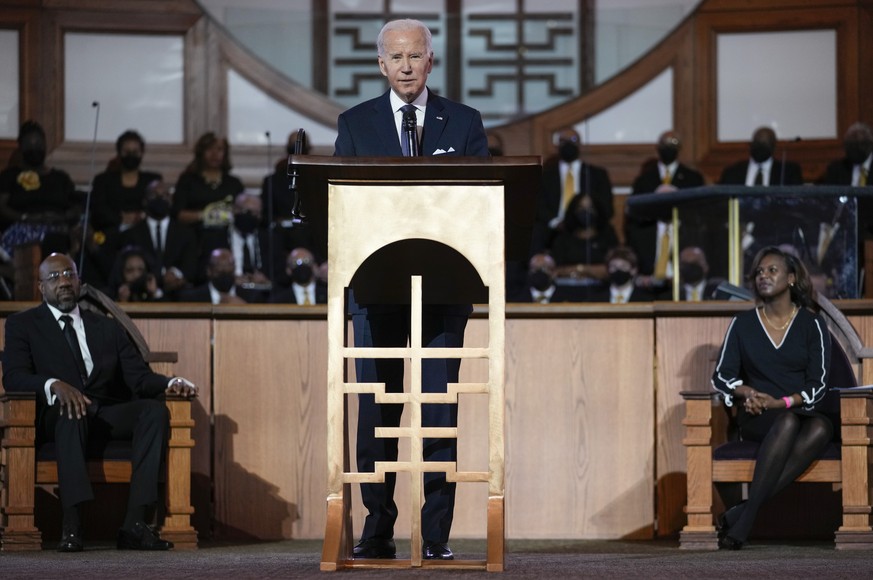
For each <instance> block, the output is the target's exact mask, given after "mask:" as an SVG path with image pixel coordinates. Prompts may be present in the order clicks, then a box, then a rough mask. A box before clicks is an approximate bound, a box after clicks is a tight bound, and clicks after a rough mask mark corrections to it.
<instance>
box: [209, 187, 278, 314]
mask: <svg viewBox="0 0 873 580" xmlns="http://www.w3.org/2000/svg"><path fill="white" fill-rule="evenodd" d="M262 220H263V206H262V203H261V197H260V196H259V195H253V194H250V193H241V194H239V195H237V196H236V199H234V202H233V222H232V224H231V225H229V226H228V227H225V228H213V229H212V230H210V231H208V232H206V233H205V234H204V237H203V249H202V251H203V253H204V254H205V255H209V253H210V252H212V250H214V249H215V248H227V249H229V250H230V251H231V253H232V254H233V259H234V263H235V264H236V284H237V285H238V286H241V287H245V288H247V291H248V290H251V291H250V292H249V294H247V295H246V296H245V298H246V301H247V302H266V301H267V299H268V297H269V294H268V292H269V287H270V285H271V282H272V281H271V280H270V277H269V274H270V273H273V275H274V276H275V273H276V272H279V271H281V269H282V266H283V264H282V263H281V260H280V261H279V263H278V264H276V261H275V260H276V257H280V258H281V256H284V255H285V252H287V251H288V250H287V249H285V248H284V247H282V245H281V240H278V239H276V238H274V241H273V244H272V245H271V244H270V231H269V229H268V228H267V227H265V226H264V225H263V221H262ZM271 251H272V252H273V256H272V257H271V255H270V252H271ZM264 290H266V291H267V292H266V293H265V292H264Z"/></svg>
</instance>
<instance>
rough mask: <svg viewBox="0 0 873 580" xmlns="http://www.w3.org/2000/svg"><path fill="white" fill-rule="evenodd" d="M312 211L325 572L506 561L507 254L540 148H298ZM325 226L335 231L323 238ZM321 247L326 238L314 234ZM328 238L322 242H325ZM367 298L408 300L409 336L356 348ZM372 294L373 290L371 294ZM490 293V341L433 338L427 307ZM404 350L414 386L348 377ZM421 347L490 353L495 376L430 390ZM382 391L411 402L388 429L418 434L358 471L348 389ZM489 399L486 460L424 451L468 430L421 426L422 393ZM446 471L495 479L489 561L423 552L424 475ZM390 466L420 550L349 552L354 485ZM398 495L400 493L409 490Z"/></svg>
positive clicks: (519, 245)
mask: <svg viewBox="0 0 873 580" xmlns="http://www.w3.org/2000/svg"><path fill="white" fill-rule="evenodd" d="M290 169H291V170H292V171H296V172H298V184H299V188H300V190H301V191H302V192H304V194H303V198H302V204H303V208H302V209H303V212H304V213H305V215H306V216H307V219H308V220H309V221H310V223H311V225H312V229H313V232H315V236H316V240H321V242H322V243H323V244H324V245H325V246H326V247H327V252H326V253H327V256H328V263H329V265H330V266H329V267H330V274H329V277H328V406H327V408H328V421H327V422H328V434H327V442H328V471H329V472H328V496H327V524H326V528H325V538H324V548H323V551H322V558H321V569H322V570H326V571H333V570H338V569H342V568H349V567H355V566H358V567H363V566H366V567H374V566H375V567H393V568H397V567H408V566H412V567H451V568H474V569H483V568H484V569H487V570H489V571H502V570H503V565H504V562H503V560H504V548H503V545H504V443H503V435H504V434H503V415H504V367H505V364H504V356H505V353H504V341H505V328H504V324H505V311H506V296H505V259H506V257H507V256H509V257H511V258H516V259H526V257H527V252H528V247H529V244H530V231H531V227H532V224H533V219H534V216H535V204H536V192H537V191H538V189H539V182H540V174H541V164H540V159H539V157H515V158H500V159H483V158H457V157H455V158H448V157H446V158H440V157H419V158H374V159H369V158H359V157H355V158H340V157H311V156H293V157H292V159H291V167H290ZM324 233H326V236H325V235H324ZM316 243H317V244H318V242H316ZM317 249H320V248H317ZM348 288H354V290H355V295H356V298H357V299H358V301H359V302H360V303H368V304H372V303H392V304H410V311H411V325H412V328H413V332H412V333H411V334H412V338H411V344H409V345H408V346H406V347H392V348H367V349H364V348H356V347H354V346H351V345H349V343H348V342H349V341H348V334H347V329H348V324H347V314H346V313H347V304H346V290H347V289H348ZM364 296H365V297H364ZM481 302H486V303H487V304H488V336H489V340H488V345H487V346H486V347H478V348H468V347H464V348H460V349H436V348H423V347H422V344H421V339H420V336H421V332H420V331H419V332H416V330H415V329H420V328H421V313H422V304H464V303H481ZM359 358H386V359H387V358H393V359H406V360H407V361H408V364H409V365H410V369H411V372H410V373H409V376H410V388H409V391H408V392H404V393H400V394H387V393H386V392H385V385H384V384H381V383H375V384H370V383H356V382H349V381H348V378H347V375H346V373H347V369H348V367H349V361H352V360H354V359H359ZM424 358H460V359H486V360H487V361H488V377H489V378H488V381H487V382H484V383H457V384H450V385H449V386H448V392H447V393H445V394H441V393H440V394H433V393H422V391H421V363H422V360H423V359H424ZM360 393H374V394H375V396H376V401H377V402H378V403H401V404H405V405H406V408H407V411H406V414H408V416H409V423H410V426H409V427H400V428H397V429H393V428H380V429H378V430H377V431H378V432H377V436H381V437H396V438H407V439H408V440H409V444H410V454H409V460H406V461H404V460H403V458H399V459H398V461H396V462H386V463H379V464H377V466H376V471H375V472H374V473H359V472H355V471H350V469H349V453H348V448H349V445H348V436H347V435H348V417H347V405H346V398H347V395H350V394H360ZM467 393H479V394H484V395H486V396H487V397H488V409H489V411H488V425H489V429H488V433H489V443H488V445H489V453H488V457H489V465H488V470H487V471H485V472H470V471H461V470H459V469H458V466H457V465H456V463H454V462H444V463H438V462H424V461H422V442H423V440H424V438H426V437H457V436H458V433H457V428H439V429H437V428H426V427H422V426H421V405H422V404H423V403H456V402H458V395H459V394H467ZM426 471H438V472H445V473H446V478H447V479H448V480H449V481H455V482H487V483H488V488H489V489H488V497H489V499H488V506H487V555H486V560H484V561H478V560H453V561H434V560H423V559H422V546H421V498H422V495H423V490H422V475H423V473H424V472H426ZM386 472H408V473H409V474H410V482H411V485H410V488H411V489H410V492H411V493H410V497H409V502H410V503H409V505H410V508H411V514H412V526H411V531H412V534H411V557H410V560H368V561H365V562H364V561H357V562H356V561H355V560H354V559H352V554H351V551H352V547H353V545H354V540H353V536H352V534H353V532H352V520H351V511H350V508H351V505H350V500H351V484H352V483H380V482H383V481H384V476H385V473H386ZM398 501H403V500H402V499H398Z"/></svg>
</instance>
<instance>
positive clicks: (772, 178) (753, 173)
mask: <svg viewBox="0 0 873 580" xmlns="http://www.w3.org/2000/svg"><path fill="white" fill-rule="evenodd" d="M776 143H777V142H776V131H774V130H773V129H771V128H770V127H758V128H757V129H755V132H754V133H753V134H752V142H751V143H750V144H749V158H748V159H746V160H745V161H740V162H738V163H734V164H733V165H730V166H728V167H725V169H724V171H722V173H721V178H720V179H719V180H718V182H719V183H720V184H722V185H749V186H758V187H761V186H765V187H766V186H775V185H803V173H802V171H801V170H800V165H798V164H797V163H795V162H793V161H785V163H783V162H782V161H780V160H778V159H776V158H775V157H774V154H775V153H776Z"/></svg>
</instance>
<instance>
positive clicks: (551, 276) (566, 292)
mask: <svg viewBox="0 0 873 580" xmlns="http://www.w3.org/2000/svg"><path fill="white" fill-rule="evenodd" d="M556 271H557V267H556V265H555V260H554V259H553V258H552V257H551V256H550V255H548V254H534V255H533V256H532V257H531V259H530V262H528V270H527V282H526V283H525V285H524V288H523V289H522V290H521V291H520V292H518V293H517V294H515V295H514V296H510V297H509V302H533V303H535V304H550V303H552V302H581V301H582V300H584V298H585V295H584V293H583V289H581V288H580V287H577V286H558V285H556V284H555V277H556Z"/></svg>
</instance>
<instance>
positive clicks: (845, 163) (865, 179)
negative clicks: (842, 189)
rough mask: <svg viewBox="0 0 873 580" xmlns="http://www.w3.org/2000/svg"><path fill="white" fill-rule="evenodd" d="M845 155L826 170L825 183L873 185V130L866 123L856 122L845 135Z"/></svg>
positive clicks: (823, 179) (822, 181)
mask: <svg viewBox="0 0 873 580" xmlns="http://www.w3.org/2000/svg"><path fill="white" fill-rule="evenodd" d="M843 149H844V150H845V153H846V155H845V157H843V158H842V159H837V160H835V161H832V162H831V163H830V164H829V165H828V167H827V170H826V171H825V175H824V178H822V180H821V183H822V184H823V185H851V186H855V187H863V186H868V185H873V183H871V180H870V169H871V168H870V165H871V163H873V130H871V129H870V126H869V125H867V124H866V123H854V124H853V125H852V126H851V127H849V129H848V130H847V131H846V135H845V137H843Z"/></svg>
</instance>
